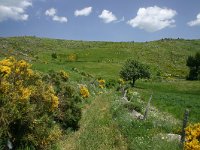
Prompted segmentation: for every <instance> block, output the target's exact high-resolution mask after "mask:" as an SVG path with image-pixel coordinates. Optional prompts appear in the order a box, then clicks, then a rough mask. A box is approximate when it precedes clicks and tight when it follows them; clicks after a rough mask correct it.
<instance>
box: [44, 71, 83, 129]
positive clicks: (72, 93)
mask: <svg viewBox="0 0 200 150" xmlns="http://www.w3.org/2000/svg"><path fill="white" fill-rule="evenodd" d="M67 75H68V74H67V73H66V72H64V71H60V72H54V71H50V72H49V74H47V75H45V76H44V77H43V79H44V80H45V81H46V82H50V84H51V85H53V86H54V88H55V89H56V94H57V95H58V96H59V100H60V103H59V106H58V109H57V110H56V112H55V114H54V118H55V120H56V121H57V122H59V123H60V124H61V126H62V127H63V128H64V129H67V128H72V129H73V130H76V129H78V128H79V120H80V118H81V108H80V102H81V98H80V96H79V93H78V92H77V91H78V90H76V88H75V87H74V86H72V85H71V84H70V83H69V82H68V78H69V76H67Z"/></svg>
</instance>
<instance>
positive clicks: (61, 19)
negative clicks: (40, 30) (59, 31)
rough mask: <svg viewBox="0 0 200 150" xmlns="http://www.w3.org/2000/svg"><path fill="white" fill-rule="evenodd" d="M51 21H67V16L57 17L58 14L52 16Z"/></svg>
mask: <svg viewBox="0 0 200 150" xmlns="http://www.w3.org/2000/svg"><path fill="white" fill-rule="evenodd" d="M52 20H53V21H58V22H61V23H64V22H67V18H66V17H59V16H53V18H52Z"/></svg>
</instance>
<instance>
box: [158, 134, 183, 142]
mask: <svg viewBox="0 0 200 150" xmlns="http://www.w3.org/2000/svg"><path fill="white" fill-rule="evenodd" d="M155 137H156V138H159V139H162V140H166V141H168V142H172V141H177V142H180V141H181V136H180V135H179V134H173V133H168V134H167V133H166V134H164V133H161V134H158V135H157V136H155Z"/></svg>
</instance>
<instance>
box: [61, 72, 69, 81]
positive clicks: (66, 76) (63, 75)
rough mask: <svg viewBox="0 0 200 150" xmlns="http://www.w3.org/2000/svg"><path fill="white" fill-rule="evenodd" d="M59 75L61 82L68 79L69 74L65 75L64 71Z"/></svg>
mask: <svg viewBox="0 0 200 150" xmlns="http://www.w3.org/2000/svg"><path fill="white" fill-rule="evenodd" d="M59 73H60V76H61V77H62V78H63V80H65V81H67V80H68V79H69V74H68V73H66V72H65V71H64V70H61V71H60V72H59Z"/></svg>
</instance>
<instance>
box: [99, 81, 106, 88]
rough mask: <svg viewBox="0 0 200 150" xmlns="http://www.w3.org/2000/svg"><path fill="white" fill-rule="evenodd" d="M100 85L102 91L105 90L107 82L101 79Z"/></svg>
mask: <svg viewBox="0 0 200 150" xmlns="http://www.w3.org/2000/svg"><path fill="white" fill-rule="evenodd" d="M98 83H99V87H100V88H101V89H103V88H104V87H105V83H106V82H105V80H103V79H100V80H98Z"/></svg>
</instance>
